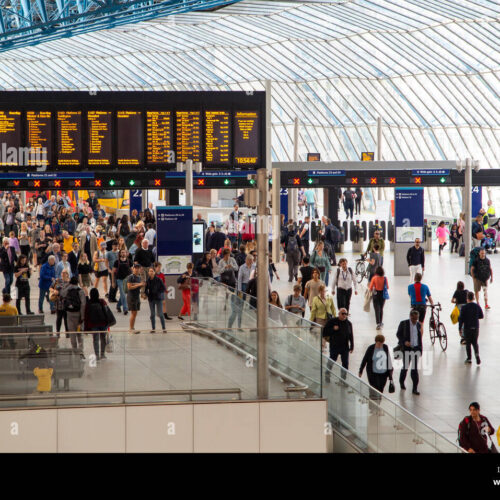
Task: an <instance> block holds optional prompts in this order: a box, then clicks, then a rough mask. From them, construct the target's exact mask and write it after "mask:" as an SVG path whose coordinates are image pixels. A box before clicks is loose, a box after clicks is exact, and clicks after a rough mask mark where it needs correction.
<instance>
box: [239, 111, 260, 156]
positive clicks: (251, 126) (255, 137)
mask: <svg viewBox="0 0 500 500" xmlns="http://www.w3.org/2000/svg"><path fill="white" fill-rule="evenodd" d="M259 137H260V131H259V113H258V112H257V111H237V112H236V113H235V115H234V163H235V165H255V164H257V163H259Z"/></svg>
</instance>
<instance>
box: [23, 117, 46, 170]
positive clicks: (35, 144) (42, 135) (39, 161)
mask: <svg viewBox="0 0 500 500" xmlns="http://www.w3.org/2000/svg"><path fill="white" fill-rule="evenodd" d="M26 122H27V136H28V140H27V146H28V148H29V154H28V165H29V166H36V167H46V166H48V165H49V164H50V162H51V160H52V112H51V111H27V112H26Z"/></svg>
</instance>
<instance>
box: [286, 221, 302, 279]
mask: <svg viewBox="0 0 500 500" xmlns="http://www.w3.org/2000/svg"><path fill="white" fill-rule="evenodd" d="M281 243H284V244H285V255H286V261H287V264H288V283H291V282H292V281H293V279H295V280H297V273H298V272H299V263H300V254H301V252H302V254H303V256H304V257H305V256H306V252H305V250H304V247H303V246H302V241H300V237H299V235H298V234H297V233H296V231H295V230H294V228H293V224H290V225H289V226H288V232H287V233H286V235H285V236H284V237H283V238H282V240H281Z"/></svg>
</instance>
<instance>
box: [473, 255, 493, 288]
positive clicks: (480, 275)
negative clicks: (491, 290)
mask: <svg viewBox="0 0 500 500" xmlns="http://www.w3.org/2000/svg"><path fill="white" fill-rule="evenodd" d="M474 274H475V275H476V278H477V279H478V280H479V281H482V282H483V283H485V282H486V281H488V279H489V278H490V275H491V273H490V263H489V262H488V259H480V258H479V257H478V258H477V259H476V262H475V263H474Z"/></svg>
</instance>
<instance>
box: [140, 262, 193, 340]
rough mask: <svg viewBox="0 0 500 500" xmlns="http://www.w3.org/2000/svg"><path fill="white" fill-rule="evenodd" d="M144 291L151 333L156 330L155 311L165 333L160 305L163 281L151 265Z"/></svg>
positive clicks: (162, 294)
mask: <svg viewBox="0 0 500 500" xmlns="http://www.w3.org/2000/svg"><path fill="white" fill-rule="evenodd" d="M144 293H145V294H146V297H147V298H148V302H149V310H150V316H149V318H150V320H151V333H155V330H156V318H155V313H156V315H157V316H158V317H159V318H160V323H161V328H162V331H163V333H167V330H165V317H164V316H163V307H162V303H163V297H164V293H165V285H164V284H163V281H162V280H161V279H160V278H159V277H158V276H156V272H155V270H154V268H153V267H150V268H149V269H148V279H147V280H146V288H145V289H144ZM183 297H184V294H183Z"/></svg>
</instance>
